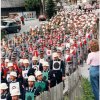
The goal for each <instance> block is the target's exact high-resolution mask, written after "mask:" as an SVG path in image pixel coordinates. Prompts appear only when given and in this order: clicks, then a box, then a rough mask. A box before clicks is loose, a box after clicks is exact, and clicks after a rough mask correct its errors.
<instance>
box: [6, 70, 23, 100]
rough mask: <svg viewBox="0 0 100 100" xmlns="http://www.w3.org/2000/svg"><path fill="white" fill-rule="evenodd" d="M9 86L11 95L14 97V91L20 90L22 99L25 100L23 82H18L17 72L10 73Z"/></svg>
mask: <svg viewBox="0 0 100 100" xmlns="http://www.w3.org/2000/svg"><path fill="white" fill-rule="evenodd" d="M8 85H9V91H10V94H11V95H12V90H13V89H16V88H18V91H20V98H21V99H24V92H23V89H24V87H23V82H20V81H19V80H18V77H17V73H16V72H15V71H12V72H10V82H8Z"/></svg>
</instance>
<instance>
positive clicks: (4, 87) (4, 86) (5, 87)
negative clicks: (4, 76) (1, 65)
mask: <svg viewBox="0 0 100 100" xmlns="http://www.w3.org/2000/svg"><path fill="white" fill-rule="evenodd" d="M0 89H2V90H6V89H8V86H7V84H6V83H1V84H0Z"/></svg>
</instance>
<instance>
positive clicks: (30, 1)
mask: <svg viewBox="0 0 100 100" xmlns="http://www.w3.org/2000/svg"><path fill="white" fill-rule="evenodd" d="M25 8H26V10H28V11H29V10H32V9H33V8H34V9H36V10H40V13H41V14H42V13H43V5H42V1H41V0H25Z"/></svg>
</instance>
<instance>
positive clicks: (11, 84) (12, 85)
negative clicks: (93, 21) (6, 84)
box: [10, 82, 20, 93]
mask: <svg viewBox="0 0 100 100" xmlns="http://www.w3.org/2000/svg"><path fill="white" fill-rule="evenodd" d="M13 89H18V90H20V87H19V82H15V83H10V93H11V92H12V90H13Z"/></svg>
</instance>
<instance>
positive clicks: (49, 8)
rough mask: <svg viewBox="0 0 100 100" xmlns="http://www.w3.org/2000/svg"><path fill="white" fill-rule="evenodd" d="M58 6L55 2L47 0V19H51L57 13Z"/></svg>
mask: <svg viewBox="0 0 100 100" xmlns="http://www.w3.org/2000/svg"><path fill="white" fill-rule="evenodd" d="M55 8H56V6H55V3H54V1H53V0H47V3H46V14H47V17H48V18H49V19H50V18H51V17H52V16H53V15H54V14H55V13H56V9H55Z"/></svg>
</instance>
